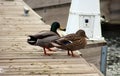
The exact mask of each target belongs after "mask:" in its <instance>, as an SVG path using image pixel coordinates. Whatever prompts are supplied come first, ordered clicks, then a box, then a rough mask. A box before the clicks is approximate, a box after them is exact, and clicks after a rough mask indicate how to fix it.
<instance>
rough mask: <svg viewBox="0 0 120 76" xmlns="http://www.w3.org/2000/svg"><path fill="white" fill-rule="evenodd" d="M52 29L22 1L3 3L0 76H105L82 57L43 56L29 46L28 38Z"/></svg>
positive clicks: (4, 0) (0, 12) (1, 0)
mask: <svg viewBox="0 0 120 76" xmlns="http://www.w3.org/2000/svg"><path fill="white" fill-rule="evenodd" d="M24 6H26V7H28V8H29V9H30V11H29V15H28V16H24V9H23V7H24ZM49 28H50V26H49V25H46V24H45V23H44V22H42V20H41V17H40V16H38V15H37V14H36V13H35V12H34V11H33V10H32V9H31V8H30V7H29V6H27V5H26V4H25V3H24V1H23V0H13V1H12V0H0V76H103V75H102V74H101V73H100V71H99V70H98V69H96V67H95V66H94V65H93V64H90V63H88V62H86V60H85V59H84V58H82V57H77V58H76V57H75V58H74V57H71V56H67V54H66V52H62V51H57V52H54V53H52V55H51V56H44V54H43V49H42V48H40V47H37V46H31V45H29V44H28V43H27V42H26V40H27V35H29V34H35V33H37V32H39V31H41V30H48V29H49Z"/></svg>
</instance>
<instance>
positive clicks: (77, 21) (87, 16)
mask: <svg viewBox="0 0 120 76" xmlns="http://www.w3.org/2000/svg"><path fill="white" fill-rule="evenodd" d="M79 29H83V30H85V32H86V34H87V36H88V38H89V39H91V40H103V39H104V38H103V37H102V35H101V25H100V2H99V0H72V2H71V7H70V12H69V17H68V23H67V27H66V33H67V34H69V33H75V32H76V31H77V30H79Z"/></svg>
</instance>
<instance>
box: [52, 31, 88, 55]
mask: <svg viewBox="0 0 120 76" xmlns="http://www.w3.org/2000/svg"><path fill="white" fill-rule="evenodd" d="M86 38H87V36H86V34H85V31H84V30H78V31H77V32H76V33H75V34H68V35H66V36H64V37H61V38H59V39H57V40H55V41H53V42H51V43H52V45H53V46H55V47H57V48H60V49H64V50H67V51H68V55H71V54H72V56H75V55H74V54H73V51H74V50H79V49H82V48H84V47H85V46H86V44H87V41H86ZM70 52H71V54H70Z"/></svg>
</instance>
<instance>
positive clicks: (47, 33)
mask: <svg viewBox="0 0 120 76" xmlns="http://www.w3.org/2000/svg"><path fill="white" fill-rule="evenodd" d="M29 36H32V37H34V38H37V39H43V38H46V37H50V36H57V34H56V33H54V32H51V31H41V32H39V33H37V34H35V35H29Z"/></svg>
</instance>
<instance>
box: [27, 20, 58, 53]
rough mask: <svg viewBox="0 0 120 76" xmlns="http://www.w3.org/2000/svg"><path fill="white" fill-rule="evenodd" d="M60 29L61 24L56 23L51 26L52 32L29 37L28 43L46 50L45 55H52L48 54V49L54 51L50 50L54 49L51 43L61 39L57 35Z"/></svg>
mask: <svg viewBox="0 0 120 76" xmlns="http://www.w3.org/2000/svg"><path fill="white" fill-rule="evenodd" d="M58 28H60V24H59V23H58V22H54V23H53V24H52V25H51V29H50V31H40V32H39V33H37V34H35V35H29V39H27V42H28V43H29V44H31V45H35V46H40V47H42V48H43V50H44V55H50V54H48V53H47V52H46V49H48V50H49V51H52V50H51V49H50V48H52V47H53V45H52V44H51V43H50V42H51V41H54V40H56V39H58V38H59V35H58V33H57V29H58Z"/></svg>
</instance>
